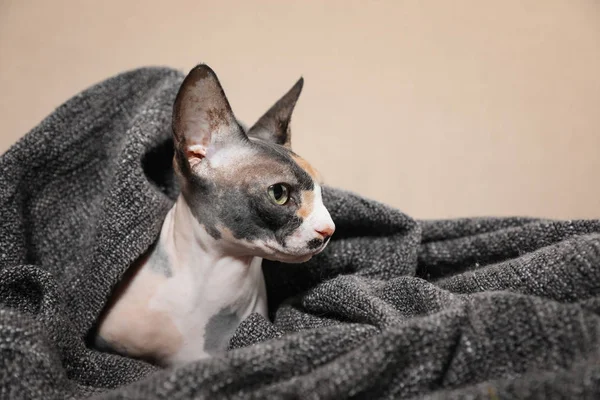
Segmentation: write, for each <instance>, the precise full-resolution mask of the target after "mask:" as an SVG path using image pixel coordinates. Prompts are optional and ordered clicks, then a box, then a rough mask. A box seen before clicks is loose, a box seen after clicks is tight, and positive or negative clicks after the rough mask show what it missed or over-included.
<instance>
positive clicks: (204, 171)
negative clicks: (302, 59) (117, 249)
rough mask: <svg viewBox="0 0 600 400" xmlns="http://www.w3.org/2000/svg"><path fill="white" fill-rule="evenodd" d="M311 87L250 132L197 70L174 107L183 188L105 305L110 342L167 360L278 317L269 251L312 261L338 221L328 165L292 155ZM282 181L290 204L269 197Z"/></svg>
mask: <svg viewBox="0 0 600 400" xmlns="http://www.w3.org/2000/svg"><path fill="white" fill-rule="evenodd" d="M302 84H303V81H302V79H300V80H299V81H298V82H297V83H296V85H294V87H293V88H292V89H291V90H290V91H289V92H288V93H286V94H285V95H284V96H283V97H282V98H281V99H280V100H279V101H278V102H277V103H275V105H274V106H273V107H271V109H269V111H267V113H265V115H263V116H262V117H261V118H260V120H259V121H258V122H257V123H256V124H255V125H254V126H253V127H251V128H250V129H249V130H248V132H245V131H244V129H243V128H242V127H241V126H240V124H239V123H238V122H237V120H236V118H235V116H234V114H233V112H232V110H231V107H230V105H229V102H228V101H227V98H226V97H225V94H224V92H223V89H222V87H221V85H220V83H219V80H218V79H217V76H216V75H215V73H214V72H213V71H212V70H211V69H210V68H209V67H208V66H206V65H199V66H197V67H196V68H194V69H193V70H192V71H191V72H190V73H189V74H188V76H187V77H186V79H185V80H184V82H183V84H182V85H181V88H180V90H179V93H178V95H177V98H176V100H175V105H174V110H173V139H174V143H175V157H174V168H175V172H176V174H177V177H178V179H179V181H180V184H181V188H182V190H181V195H180V196H179V198H178V199H177V201H176V203H175V205H174V206H173V208H172V209H171V211H169V213H168V215H167V217H166V219H165V221H164V224H163V227H162V230H161V233H160V237H159V238H158V241H157V243H156V244H155V245H154V246H153V247H152V248H151V249H150V250H149V251H148V252H147V253H146V254H145V255H143V256H142V257H141V258H140V259H139V260H138V262H136V264H135V265H133V266H132V267H131V268H130V271H129V273H128V275H127V278H126V279H124V280H123V282H122V283H121V284H120V285H119V287H118V288H117V290H116V291H115V293H114V295H113V298H112V299H111V301H110V302H109V303H108V305H107V307H106V309H105V310H104V312H103V315H102V316H101V318H100V320H99V324H98V330H97V335H96V343H97V345H98V347H99V348H101V349H102V350H105V351H113V352H117V353H120V354H122V355H126V356H131V357H136V358H142V359H146V360H150V361H152V362H155V363H157V364H160V365H164V366H169V365H179V364H182V363H186V362H189V361H193V360H197V359H201V358H204V357H208V356H210V355H214V354H219V353H221V352H223V351H224V350H226V348H227V345H228V342H229V338H230V337H231V335H232V334H233V332H234V331H235V329H236V328H237V326H238V324H239V323H240V321H242V320H243V319H244V318H246V317H247V316H248V315H249V314H250V313H253V312H258V313H260V314H262V315H264V316H265V317H266V316H267V299H266V290H265V284H264V278H263V275H262V269H261V263H262V259H263V258H267V259H271V260H278V261H283V262H304V261H307V260H308V259H310V258H311V257H312V256H314V255H315V254H317V253H319V252H321V251H323V249H324V248H325V246H326V245H327V243H328V241H329V238H330V237H331V235H332V234H333V232H334V230H335V225H334V223H333V221H332V220H331V217H330V215H329V212H328V211H327V209H326V208H325V206H324V205H323V201H322V197H321V185H320V181H319V177H318V173H317V172H316V171H315V170H314V168H312V167H311V166H310V164H309V163H308V162H306V161H305V160H304V159H302V158H301V157H299V156H298V155H296V154H295V153H293V152H292V151H291V134H290V119H291V115H292V111H293V109H294V106H295V104H296V101H297V99H298V96H299V95H300V92H301V90H302ZM278 184H284V185H285V187H286V188H287V189H286V190H288V193H289V198H288V197H286V199H287V201H285V202H282V204H280V203H278V202H277V201H274V199H273V198H272V196H271V197H270V194H269V188H270V187H271V188H273V185H275V186H278ZM278 187H279V188H281V186H278ZM280 192H281V191H279V192H278V193H280ZM271 195H272V193H271ZM281 198H283V197H281V196H279V197H278V199H281Z"/></svg>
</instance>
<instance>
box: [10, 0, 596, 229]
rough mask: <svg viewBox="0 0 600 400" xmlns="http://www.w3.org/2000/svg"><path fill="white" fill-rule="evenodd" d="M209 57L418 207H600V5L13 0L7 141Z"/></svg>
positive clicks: (233, 81)
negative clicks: (83, 95) (100, 88)
mask: <svg viewBox="0 0 600 400" xmlns="http://www.w3.org/2000/svg"><path fill="white" fill-rule="evenodd" d="M200 61H203V62H207V63H208V64H209V65H211V66H212V67H213V68H214V69H215V70H216V71H217V73H218V75H219V77H220V78H221V81H222V83H223V85H224V87H225V90H226V92H227V93H228V95H229V98H230V101H231V103H232V105H233V107H234V110H235V111H236V114H237V115H238V117H240V119H242V120H243V121H245V122H246V123H252V122H254V120H255V119H256V118H258V117H259V115H260V114H261V113H262V112H263V111H265V110H266V109H267V107H269V106H270V105H271V104H272V103H273V102H274V101H275V100H276V99H277V98H278V97H279V96H280V95H282V94H283V93H284V92H285V91H286V90H287V89H288V88H289V87H290V86H291V85H292V84H293V83H294V82H295V80H296V79H297V78H298V77H299V76H300V75H303V76H304V77H305V79H306V84H305V88H304V93H303V95H302V97H301V99H300V102H299V103H298V106H297V111H296V113H295V118H294V121H293V127H292V129H293V131H294V136H293V141H294V147H295V150H296V151H297V152H299V153H300V154H302V155H304V156H305V157H306V158H308V159H309V160H310V161H312V162H313V164H315V165H316V166H317V167H318V168H319V169H320V170H321V172H322V173H323V174H324V175H325V177H326V179H327V181H328V183H330V184H332V185H335V186H339V187H343V188H347V189H351V190H353V191H356V192H358V193H360V194H362V195H365V196H369V197H372V198H375V199H377V200H381V201H384V202H387V203H390V204H392V205H394V206H397V207H400V208H402V209H403V210H404V211H405V212H407V213H409V214H411V215H414V216H417V217H452V216H471V215H492V214H493V215H513V214H520V215H535V216H547V217H559V218H579V217H600V182H599V181H600V180H599V179H598V172H599V171H600V156H599V152H600V3H599V2H598V1H596V0H587V1H584V0H563V1H558V0H538V1H533V0H532V1H520V0H503V1H478V0H454V1H441V0H437V1H431V0H430V1H419V0H410V1H409V0H407V1H401V0H395V1H394V0H391V1H369V2H367V1H331V0H330V1H308V0H306V1H239V2H229V1H202V0H191V1H172V2H167V1H158V0H156V1H124V0H120V1H103V2H99V1H83V0H82V1H57V0H53V1H43V0H37V1H33V0H0V121H1V126H0V128H1V131H0V151H2V152H4V151H5V150H6V149H7V148H8V147H9V146H10V145H11V144H12V143H14V142H15V141H16V140H17V139H18V138H19V137H20V136H22V135H23V134H24V133H26V132H27V131H28V130H29V129H30V128H31V127H33V126H34V125H35V124H36V123H38V122H39V120H40V119H42V118H43V117H44V116H46V115H47V114H48V113H50V112H51V111H52V109H53V108H54V107H56V106H58V105H59V104H60V103H62V102H63V101H65V100H66V99H68V98H69V97H70V96H72V95H74V94H75V93H76V92H78V91H80V90H82V89H84V88H86V87H87V86H89V85H91V84H93V83H95V82H97V81H100V80H102V79H104V78H106V77H108V76H110V75H113V74H116V73H118V72H120V71H123V70H124V69H130V68H135V67H139V66H144V65H168V66H172V67H176V68H180V69H183V70H189V69H190V68H191V67H193V66H194V64H195V63H197V62H200Z"/></svg>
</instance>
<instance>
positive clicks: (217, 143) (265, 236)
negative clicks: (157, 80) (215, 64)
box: [173, 64, 335, 262]
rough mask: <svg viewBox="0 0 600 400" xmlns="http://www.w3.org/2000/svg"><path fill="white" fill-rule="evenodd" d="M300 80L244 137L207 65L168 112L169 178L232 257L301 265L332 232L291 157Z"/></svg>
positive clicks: (304, 172) (305, 170) (307, 174)
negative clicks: (175, 179) (171, 171)
mask: <svg viewBox="0 0 600 400" xmlns="http://www.w3.org/2000/svg"><path fill="white" fill-rule="evenodd" d="M302 85H303V80H302V79H300V80H299V81H298V82H297V83H296V84H295V85H294V87H292V88H291V89H290V91H289V92H287V93H286V94H285V95H284V96H283V97H282V98H281V99H280V100H279V101H277V102H276V103H275V104H274V105H273V106H272V107H271V108H270V109H269V110H268V111H267V112H266V113H265V114H264V115H263V116H262V117H261V118H260V119H259V120H258V122H257V123H256V124H255V125H254V126H252V127H251V128H250V129H249V130H248V131H247V132H245V130H244V129H243V128H242V126H241V125H240V124H239V123H238V121H237V119H236V118H235V116H234V114H233V111H232V110H231V107H230V105H229V101H228V100H227V98H226V96H225V93H224V91H223V88H222V87H221V84H220V82H219V80H218V78H217V76H216V74H215V73H214V71H213V70H212V69H211V68H210V67H208V66H207V65H203V64H202V65H198V66H197V67H195V68H194V69H192V70H191V71H190V73H189V74H188V75H187V77H186V78H185V80H184V81H183V83H182V85H181V87H180V89H179V92H178V94H177V97H176V100H175V105H174V109H173V137H174V143H175V161H174V165H175V171H176V174H177V176H178V178H179V181H180V184H181V190H182V195H183V197H184V199H185V201H186V203H187V205H188V206H189V208H190V210H191V211H192V214H193V215H194V217H195V218H196V220H197V222H198V223H199V224H200V225H201V226H202V227H203V228H204V229H205V230H206V232H207V233H208V234H209V235H210V236H212V237H213V238H214V239H215V240H216V241H218V242H219V243H221V244H222V245H223V246H226V247H228V248H229V249H231V250H232V251H235V252H237V253H239V254H245V255H252V256H258V257H263V258H267V259H270V260H277V261H283V262H303V261H307V260H308V259H310V258H311V257H312V256H313V255H315V254H317V253H319V252H321V251H322V250H323V249H324V248H325V246H326V245H327V243H328V241H329V238H330V237H331V235H332V234H333V232H334V230H335V225H334V223H333V221H332V219H331V217H330V215H329V212H328V211H327V209H326V208H325V206H324V205H323V200H322V197H321V181H320V178H319V174H318V173H317V171H316V170H315V169H314V168H313V167H312V166H311V165H310V164H309V163H308V162H307V161H305V160H304V159H303V158H301V157H300V156H298V155H297V154H295V153H294V152H293V151H292V150H291V132H290V119H291V115H292V111H293V109H294V106H295V104H296V101H297V100H298V96H299V95H300V92H301V90H302Z"/></svg>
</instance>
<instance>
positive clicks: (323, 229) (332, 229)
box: [315, 225, 335, 239]
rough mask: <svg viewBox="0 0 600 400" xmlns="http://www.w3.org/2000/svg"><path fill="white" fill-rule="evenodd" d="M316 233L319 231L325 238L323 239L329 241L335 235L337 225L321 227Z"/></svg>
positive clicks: (316, 229)
mask: <svg viewBox="0 0 600 400" xmlns="http://www.w3.org/2000/svg"><path fill="white" fill-rule="evenodd" d="M315 231H317V233H318V234H319V235H321V236H323V239H327V238H328V237H330V236H331V235H333V232H335V225H325V226H321V227H319V228H315Z"/></svg>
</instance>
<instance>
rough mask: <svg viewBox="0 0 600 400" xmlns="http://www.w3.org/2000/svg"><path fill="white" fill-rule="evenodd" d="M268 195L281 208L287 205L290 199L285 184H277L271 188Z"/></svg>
mask: <svg viewBox="0 0 600 400" xmlns="http://www.w3.org/2000/svg"><path fill="white" fill-rule="evenodd" d="M268 193H269V197H270V198H271V200H272V201H273V203H275V204H277V205H280V206H282V205H284V204H285V203H287V201H288V199H289V198H290V191H289V189H288V187H287V185H285V184H283V183H276V184H274V185H271V186H269V190H268Z"/></svg>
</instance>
